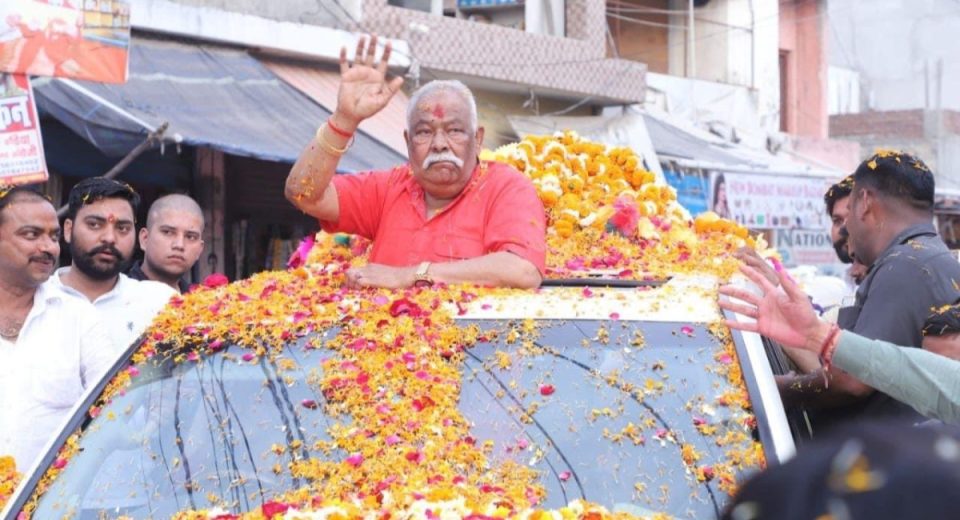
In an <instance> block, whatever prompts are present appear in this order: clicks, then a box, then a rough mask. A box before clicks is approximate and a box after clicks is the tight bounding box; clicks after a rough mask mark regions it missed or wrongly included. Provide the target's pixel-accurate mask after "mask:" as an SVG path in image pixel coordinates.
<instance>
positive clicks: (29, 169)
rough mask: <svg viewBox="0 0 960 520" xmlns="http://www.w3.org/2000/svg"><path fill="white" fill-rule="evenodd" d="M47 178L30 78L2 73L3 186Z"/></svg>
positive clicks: (0, 142)
mask: <svg viewBox="0 0 960 520" xmlns="http://www.w3.org/2000/svg"><path fill="white" fill-rule="evenodd" d="M46 180H47V162H46V160H45V159H44V157H43V139H41V137H40V120H39V118H38V117H37V107H36V105H35V104H34V102H33V89H32V88H31V86H30V78H28V77H27V76H24V75H22V74H0V185H5V186H7V185H13V184H28V183H32V182H43V181H46Z"/></svg>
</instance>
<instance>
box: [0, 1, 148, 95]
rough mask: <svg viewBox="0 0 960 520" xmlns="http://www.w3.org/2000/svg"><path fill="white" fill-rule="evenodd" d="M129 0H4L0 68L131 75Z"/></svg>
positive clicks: (108, 77) (94, 76) (109, 78)
mask: <svg viewBox="0 0 960 520" xmlns="http://www.w3.org/2000/svg"><path fill="white" fill-rule="evenodd" d="M129 47H130V0H2V1H0V72H8V73H14V74H29V75H32V76H56V77H65V78H75V79H84V80H90V81H98V82H102V83H123V82H125V81H126V80H127V56H128V50H129Z"/></svg>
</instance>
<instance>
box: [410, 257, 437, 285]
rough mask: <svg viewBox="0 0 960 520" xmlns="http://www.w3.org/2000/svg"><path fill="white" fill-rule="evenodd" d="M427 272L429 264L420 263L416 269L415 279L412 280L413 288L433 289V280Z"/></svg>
mask: <svg viewBox="0 0 960 520" xmlns="http://www.w3.org/2000/svg"><path fill="white" fill-rule="evenodd" d="M429 270H430V262H420V266H419V267H417V274H416V277H415V278H414V279H413V286H414V287H433V278H431V277H430V275H429V274H427V271H429Z"/></svg>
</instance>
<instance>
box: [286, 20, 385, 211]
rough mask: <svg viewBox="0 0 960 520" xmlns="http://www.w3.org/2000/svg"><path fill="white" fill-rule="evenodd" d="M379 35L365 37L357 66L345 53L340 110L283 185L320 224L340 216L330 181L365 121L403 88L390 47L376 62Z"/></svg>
mask: <svg viewBox="0 0 960 520" xmlns="http://www.w3.org/2000/svg"><path fill="white" fill-rule="evenodd" d="M376 51H377V37H376V36H373V37H372V38H371V39H370V44H369V45H366V39H365V38H360V40H359V41H358V42H357V51H356V56H355V63H354V64H353V65H352V66H351V65H349V64H348V63H347V49H346V47H343V48H341V49H340V89H339V91H338V93H337V108H336V110H334V112H333V114H332V115H331V116H330V118H329V119H328V122H327V123H326V124H324V125H323V126H321V128H320V129H319V130H318V131H317V136H316V138H314V139H313V140H311V141H310V144H308V145H307V147H306V148H305V149H304V150H303V152H301V153H300V157H298V158H297V162H296V163H294V165H293V168H292V169H291V170H290V174H289V175H288V176H287V181H286V184H285V186H284V195H285V196H286V198H287V200H289V201H290V202H291V203H293V205H294V206H296V207H297V208H298V209H299V210H301V211H303V212H304V213H306V214H308V215H311V216H313V217H316V218H317V219H319V220H325V221H336V220H338V219H339V216H340V207H339V204H338V202H337V190H336V188H334V187H333V186H332V185H331V184H330V181H331V179H333V176H334V174H335V173H336V171H337V165H338V164H339V163H340V157H341V156H342V155H343V153H344V152H345V151H346V149H347V148H348V146H349V144H350V140H351V139H352V137H351V136H352V135H354V134H355V133H356V131H357V127H358V126H359V125H360V123H361V122H362V121H363V120H364V119H367V118H369V117H371V116H373V115H374V114H376V113H377V112H380V110H382V109H383V107H385V106H386V105H387V103H389V102H390V99H391V98H392V97H393V95H394V94H395V93H396V92H397V91H398V90H399V89H400V85H402V84H403V78H402V77H396V78H394V79H392V80H390V81H387V79H386V77H387V63H388V62H389V60H390V51H391V47H390V43H389V42H387V44H386V47H385V49H384V51H383V56H382V57H381V59H380V61H379V62H377V61H376Z"/></svg>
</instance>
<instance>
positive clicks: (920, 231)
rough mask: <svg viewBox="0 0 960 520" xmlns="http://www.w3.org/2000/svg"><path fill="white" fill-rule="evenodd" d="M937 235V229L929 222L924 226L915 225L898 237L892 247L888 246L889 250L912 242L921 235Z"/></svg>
mask: <svg viewBox="0 0 960 520" xmlns="http://www.w3.org/2000/svg"><path fill="white" fill-rule="evenodd" d="M936 234H937V229H936V228H935V227H933V224H931V223H929V222H924V223H923V224H915V225H913V226H910V227H908V228H907V229H904V230H903V231H901V232H900V233H899V234H898V235H897V236H896V237H894V238H893V241H892V242H890V246H888V247H887V249H889V248H890V247H893V246H895V245H899V244H903V243H904V242H906V241H907V240H910V239H911V238H914V237H917V236H920V235H936Z"/></svg>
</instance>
